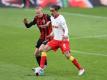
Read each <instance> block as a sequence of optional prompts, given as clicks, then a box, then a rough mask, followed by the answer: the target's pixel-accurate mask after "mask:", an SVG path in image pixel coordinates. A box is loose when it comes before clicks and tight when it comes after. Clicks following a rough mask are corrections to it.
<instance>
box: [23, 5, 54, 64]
mask: <svg viewBox="0 0 107 80" xmlns="http://www.w3.org/2000/svg"><path fill="white" fill-rule="evenodd" d="M35 12H36V16H35V17H34V19H33V21H31V22H28V20H27V19H26V18H25V19H24V24H25V26H26V28H30V27H31V26H33V25H35V24H36V25H37V27H38V28H39V31H40V38H39V39H38V41H37V44H36V46H35V47H36V48H35V52H34V55H35V58H36V60H37V62H38V64H39V65H40V59H41V54H40V51H41V50H42V49H43V47H44V45H46V44H47V42H48V41H49V40H51V38H48V39H46V37H47V36H48V35H49V34H50V33H51V31H52V27H51V22H50V21H51V20H50V16H49V15H48V14H44V13H43V12H42V8H41V7H37V8H36V10H35ZM45 65H47V60H46V61H45Z"/></svg>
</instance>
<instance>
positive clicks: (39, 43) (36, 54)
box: [34, 39, 43, 66]
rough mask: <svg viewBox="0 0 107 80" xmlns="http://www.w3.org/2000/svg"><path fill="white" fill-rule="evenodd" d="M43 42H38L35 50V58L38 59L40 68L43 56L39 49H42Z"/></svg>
mask: <svg viewBox="0 0 107 80" xmlns="http://www.w3.org/2000/svg"><path fill="white" fill-rule="evenodd" d="M42 42H43V41H42V40H40V39H39V40H38V41H37V44H36V49H35V52H34V56H35V58H36V60H37V63H38V65H39V66H40V60H41V54H40V51H39V48H40V46H41V44H42Z"/></svg>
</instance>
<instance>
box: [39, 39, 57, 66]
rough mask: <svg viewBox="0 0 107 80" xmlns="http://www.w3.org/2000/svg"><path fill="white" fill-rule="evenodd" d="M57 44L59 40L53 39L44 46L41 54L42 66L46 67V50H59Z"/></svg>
mask: <svg viewBox="0 0 107 80" xmlns="http://www.w3.org/2000/svg"><path fill="white" fill-rule="evenodd" d="M57 44H58V42H57V41H55V40H51V41H50V42H48V43H47V44H46V46H45V47H44V50H43V51H42V55H41V62H40V67H41V68H44V63H45V60H46V56H47V55H46V52H48V51H49V50H57V48H58V47H57Z"/></svg>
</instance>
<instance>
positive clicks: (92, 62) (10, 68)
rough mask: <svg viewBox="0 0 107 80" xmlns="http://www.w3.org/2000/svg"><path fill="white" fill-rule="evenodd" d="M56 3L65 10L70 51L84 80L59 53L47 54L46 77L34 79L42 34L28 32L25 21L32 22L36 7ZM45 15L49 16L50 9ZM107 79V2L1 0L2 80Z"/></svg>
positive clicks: (97, 0) (0, 53)
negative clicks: (84, 71) (37, 52)
mask: <svg viewBox="0 0 107 80" xmlns="http://www.w3.org/2000/svg"><path fill="white" fill-rule="evenodd" d="M53 4H58V5H60V6H62V7H63V8H62V9H61V10H60V13H61V14H62V15H64V17H65V19H66V21H67V24H68V28H69V35H70V43H71V52H72V54H73V55H74V56H75V57H76V58H78V60H79V62H80V63H81V64H82V65H83V66H84V67H85V69H86V73H85V74H84V75H83V76H81V77H79V76H77V70H76V69H75V68H74V66H73V65H72V64H71V62H70V61H67V60H66V59H65V57H64V56H63V55H62V54H61V52H60V50H58V51H57V52H56V53H57V54H54V52H53V51H51V52H49V53H48V67H47V70H46V73H45V76H44V77H35V76H34V74H33V72H32V71H31V69H32V67H34V64H35V59H34V57H33V52H34V44H35V40H36V41H37V40H38V38H39V31H38V29H37V28H36V27H35V26H33V27H32V28H31V29H26V28H25V26H24V24H23V19H24V18H28V19H29V20H32V19H33V17H34V16H35V11H34V8H35V7H36V6H42V7H48V6H50V5H53ZM44 12H46V13H49V11H48V8H46V9H44ZM49 14H50V13H49ZM36 66H37V65H36ZM106 79H107V0H0V80H106Z"/></svg>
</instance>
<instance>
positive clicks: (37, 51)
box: [34, 48, 40, 56]
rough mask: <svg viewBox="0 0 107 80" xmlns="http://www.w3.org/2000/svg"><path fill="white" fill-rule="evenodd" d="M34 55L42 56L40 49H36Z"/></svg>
mask: <svg viewBox="0 0 107 80" xmlns="http://www.w3.org/2000/svg"><path fill="white" fill-rule="evenodd" d="M34 55H35V56H39V55H40V54H39V49H38V48H35V51H34Z"/></svg>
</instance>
